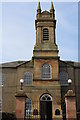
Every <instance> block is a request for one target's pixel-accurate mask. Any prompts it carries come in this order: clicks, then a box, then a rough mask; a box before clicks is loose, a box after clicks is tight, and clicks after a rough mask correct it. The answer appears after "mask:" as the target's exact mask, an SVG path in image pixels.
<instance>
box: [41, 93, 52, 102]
mask: <svg viewBox="0 0 80 120" xmlns="http://www.w3.org/2000/svg"><path fill="white" fill-rule="evenodd" d="M40 101H52V97H51V96H50V95H48V94H44V95H43V96H42V97H41V98H40Z"/></svg>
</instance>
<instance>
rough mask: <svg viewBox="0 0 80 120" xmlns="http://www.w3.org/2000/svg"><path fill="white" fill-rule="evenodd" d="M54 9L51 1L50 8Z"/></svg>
mask: <svg viewBox="0 0 80 120" xmlns="http://www.w3.org/2000/svg"><path fill="white" fill-rule="evenodd" d="M53 9H54V7H53V2H51V10H53Z"/></svg>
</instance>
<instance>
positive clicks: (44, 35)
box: [43, 28, 49, 41]
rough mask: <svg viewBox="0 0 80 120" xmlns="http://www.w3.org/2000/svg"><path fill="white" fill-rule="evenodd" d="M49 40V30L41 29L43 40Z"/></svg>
mask: <svg viewBox="0 0 80 120" xmlns="http://www.w3.org/2000/svg"><path fill="white" fill-rule="evenodd" d="M46 40H49V30H48V29H47V28H44V29H43V41H46Z"/></svg>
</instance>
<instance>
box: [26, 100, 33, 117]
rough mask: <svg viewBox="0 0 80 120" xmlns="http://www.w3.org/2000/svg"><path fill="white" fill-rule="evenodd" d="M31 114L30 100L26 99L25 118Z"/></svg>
mask: <svg viewBox="0 0 80 120" xmlns="http://www.w3.org/2000/svg"><path fill="white" fill-rule="evenodd" d="M31 114H32V100H31V99H28V98H26V116H30V115H31Z"/></svg>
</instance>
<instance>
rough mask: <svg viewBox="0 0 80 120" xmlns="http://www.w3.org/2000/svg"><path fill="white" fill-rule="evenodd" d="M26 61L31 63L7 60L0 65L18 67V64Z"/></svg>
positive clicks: (23, 62)
mask: <svg viewBox="0 0 80 120" xmlns="http://www.w3.org/2000/svg"><path fill="white" fill-rule="evenodd" d="M26 63H28V64H29V63H31V61H13V62H7V63H2V64H0V67H2V68H4V67H6V68H11V67H13V68H15V67H18V66H20V65H23V64H26Z"/></svg>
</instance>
